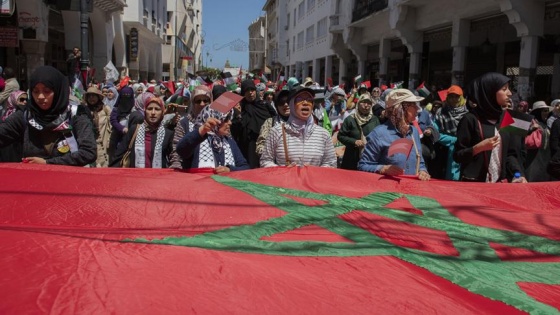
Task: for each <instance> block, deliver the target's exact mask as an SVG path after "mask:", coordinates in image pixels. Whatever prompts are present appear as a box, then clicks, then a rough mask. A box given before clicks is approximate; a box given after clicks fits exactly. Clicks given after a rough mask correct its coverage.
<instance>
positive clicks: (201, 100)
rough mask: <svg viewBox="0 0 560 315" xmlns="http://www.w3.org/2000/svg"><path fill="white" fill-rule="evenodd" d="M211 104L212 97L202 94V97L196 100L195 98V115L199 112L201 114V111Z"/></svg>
mask: <svg viewBox="0 0 560 315" xmlns="http://www.w3.org/2000/svg"><path fill="white" fill-rule="evenodd" d="M208 104H210V99H209V98H207V97H205V96H202V97H197V99H196V100H194V105H195V107H194V108H193V110H194V113H193V114H195V117H196V116H198V114H200V111H201V110H202V109H203V108H204V106H206V105H208Z"/></svg>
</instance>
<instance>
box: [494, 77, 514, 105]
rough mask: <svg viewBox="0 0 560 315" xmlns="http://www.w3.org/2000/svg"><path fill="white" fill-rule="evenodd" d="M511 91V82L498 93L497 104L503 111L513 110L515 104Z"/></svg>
mask: <svg viewBox="0 0 560 315" xmlns="http://www.w3.org/2000/svg"><path fill="white" fill-rule="evenodd" d="M511 95H512V94H511V91H510V90H509V82H508V83H506V84H504V86H502V88H501V89H499V90H498V92H496V103H498V105H500V107H501V108H502V109H507V108H509V109H512V108H513V103H512V101H511Z"/></svg>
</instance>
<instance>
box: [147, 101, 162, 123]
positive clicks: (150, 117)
mask: <svg viewBox="0 0 560 315" xmlns="http://www.w3.org/2000/svg"><path fill="white" fill-rule="evenodd" d="M145 115H146V122H148V124H150V125H155V124H157V123H159V122H160V121H161V119H162V118H163V110H162V109H161V107H159V104H158V103H156V102H151V103H150V104H148V107H146V112H145Z"/></svg>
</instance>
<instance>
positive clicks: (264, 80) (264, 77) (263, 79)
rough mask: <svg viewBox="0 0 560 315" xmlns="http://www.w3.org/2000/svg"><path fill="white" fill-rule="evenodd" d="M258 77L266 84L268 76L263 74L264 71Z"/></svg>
mask: <svg viewBox="0 0 560 315" xmlns="http://www.w3.org/2000/svg"><path fill="white" fill-rule="evenodd" d="M259 77H260V79H261V82H262V83H265V84H266V82H268V78H267V77H266V75H264V73H261V74H260V76H259Z"/></svg>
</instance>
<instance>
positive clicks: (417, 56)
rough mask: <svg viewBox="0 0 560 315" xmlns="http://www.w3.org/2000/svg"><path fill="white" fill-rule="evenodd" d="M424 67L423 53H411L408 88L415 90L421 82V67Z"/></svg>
mask: <svg viewBox="0 0 560 315" xmlns="http://www.w3.org/2000/svg"><path fill="white" fill-rule="evenodd" d="M421 68H422V53H421V52H412V53H410V69H409V72H408V88H409V89H410V90H415V89H416V87H417V86H418V85H419V84H420V69H421Z"/></svg>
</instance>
